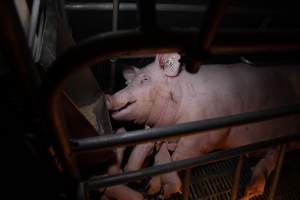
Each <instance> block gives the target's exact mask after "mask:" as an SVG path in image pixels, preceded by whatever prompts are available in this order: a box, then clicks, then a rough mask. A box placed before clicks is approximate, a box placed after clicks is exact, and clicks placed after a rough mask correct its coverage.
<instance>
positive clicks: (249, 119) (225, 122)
mask: <svg viewBox="0 0 300 200" xmlns="http://www.w3.org/2000/svg"><path fill="white" fill-rule="evenodd" d="M299 112H300V104H297V105H294V106H283V107H280V108H276V109H266V110H261V111H256V112H248V113H242V114H237V115H231V116H226V117H218V118H212V119H206V120H201V121H196V122H189V123H183V124H176V125H172V126H164V127H159V128H151V129H144V130H137V131H131V132H127V133H124V134H122V135H121V136H120V135H105V136H96V137H89V138H84V139H78V140H72V141H71V143H72V145H73V148H74V149H75V150H89V149H95V148H114V147H116V146H122V145H123V146H124V145H130V144H136V143H145V142H149V141H155V140H159V139H166V138H171V137H180V136H183V135H191V134H200V133H201V132H202V133H203V131H207V130H212V129H220V128H224V127H231V126H237V125H241V124H248V123H255V122H258V121H265V120H269V119H274V118H276V117H282V116H285V115H291V114H295V113H299Z"/></svg>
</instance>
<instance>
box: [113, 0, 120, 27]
mask: <svg viewBox="0 0 300 200" xmlns="http://www.w3.org/2000/svg"><path fill="white" fill-rule="evenodd" d="M119 6H120V1H119V0H113V17H112V30H113V31H117V30H118V19H119Z"/></svg>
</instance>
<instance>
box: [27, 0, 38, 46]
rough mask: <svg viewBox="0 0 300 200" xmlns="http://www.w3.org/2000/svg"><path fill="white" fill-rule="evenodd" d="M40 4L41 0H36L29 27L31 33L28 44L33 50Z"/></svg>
mask: <svg viewBox="0 0 300 200" xmlns="http://www.w3.org/2000/svg"><path fill="white" fill-rule="evenodd" d="M40 4H41V0H34V1H33V4H32V9H31V18H30V28H29V35H28V46H29V48H30V49H31V50H33V42H34V37H35V33H36V27H37V23H38V19H39V11H40Z"/></svg>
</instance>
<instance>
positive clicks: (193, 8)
mask: <svg viewBox="0 0 300 200" xmlns="http://www.w3.org/2000/svg"><path fill="white" fill-rule="evenodd" d="M155 7H156V10H157V11H162V12H184V13H187V12H194V13H201V12H205V11H206V10H207V7H206V6H205V5H199V4H189V5H187V4H176V3H172V4H168V3H157V4H156V6H155ZM65 9H66V10H71V11H84V10H100V11H111V10H112V9H113V4H112V3H100V2H99V3H66V4H65ZM136 10H137V6H136V3H128V2H122V3H120V11H136ZM228 12H229V13H230V14H243V15H247V14H252V15H282V13H283V12H282V10H274V9H270V8H263V9H262V8H252V9H248V8H243V7H238V6H229V7H228ZM289 12H290V11H289V10H286V13H289Z"/></svg>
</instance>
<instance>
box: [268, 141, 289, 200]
mask: <svg viewBox="0 0 300 200" xmlns="http://www.w3.org/2000/svg"><path fill="white" fill-rule="evenodd" d="M286 145H287V144H282V145H280V148H279V150H278V152H279V156H278V159H277V162H276V169H275V172H274V176H273V179H272V183H271V187H270V193H269V196H268V200H273V199H275V194H276V189H277V185H278V181H279V178H280V172H281V168H282V164H283V159H284V155H285V152H286Z"/></svg>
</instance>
